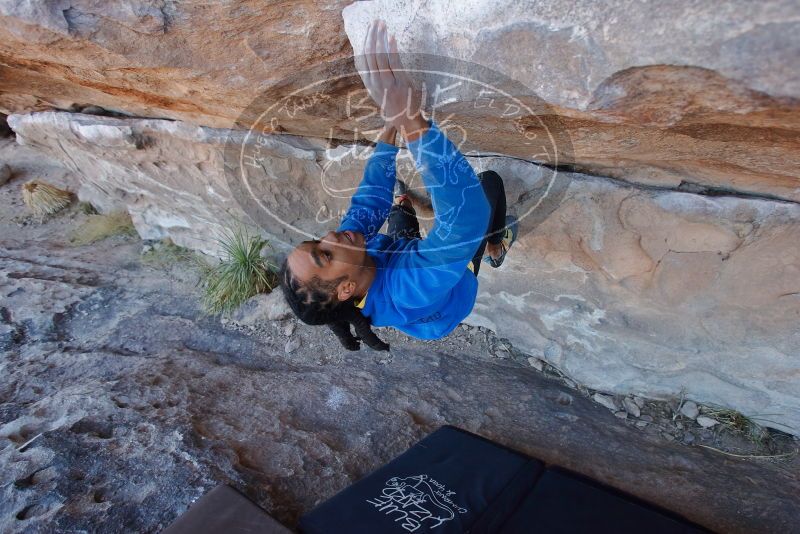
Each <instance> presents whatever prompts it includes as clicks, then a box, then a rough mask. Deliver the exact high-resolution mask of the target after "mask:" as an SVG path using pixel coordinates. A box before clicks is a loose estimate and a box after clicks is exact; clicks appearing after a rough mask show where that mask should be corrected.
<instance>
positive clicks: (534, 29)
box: [0, 0, 800, 201]
mask: <svg viewBox="0 0 800 534" xmlns="http://www.w3.org/2000/svg"><path fill="white" fill-rule="evenodd" d="M347 3H348V2H345V1H335V0H326V1H324V2H308V1H298V2H292V3H291V4H290V5H288V6H287V5H285V4H283V3H270V2H260V1H256V0H237V1H235V2H227V3H218V4H217V3H212V4H197V3H194V2H180V1H176V2H155V1H145V0H115V1H114V2H97V1H94V0H74V1H70V2H66V1H65V0H48V1H46V2H40V3H28V2H24V3H19V2H17V1H16V0H0V111H4V112H23V111H32V110H41V109H46V108H49V107H56V108H60V109H71V108H72V109H81V108H82V107H84V106H86V105H87V104H92V105H99V106H102V107H105V108H107V109H111V110H116V111H118V112H123V113H128V114H133V115H136V116H144V117H158V118H172V119H179V120H182V121H186V122H189V123H192V124H197V125H204V126H211V127H222V128H226V127H230V126H231V125H233V124H234V123H236V121H237V119H238V118H240V116H241V114H242V112H243V110H244V109H245V108H246V107H247V106H248V105H249V104H250V103H251V102H253V101H254V100H255V99H258V98H261V99H262V100H264V101H266V102H269V101H276V100H278V99H279V98H280V97H281V96H282V95H284V94H286V92H287V87H288V86H289V85H290V84H291V82H290V80H292V79H293V78H294V77H296V76H298V73H303V72H308V71H316V73H317V75H320V74H321V73H324V74H325V75H326V76H335V75H336V74H337V73H341V72H343V71H347V70H352V68H353V64H352V61H351V60H350V59H348V58H349V57H350V56H351V55H352V53H353V51H355V52H356V53H359V52H360V50H361V47H360V43H361V36H362V34H363V31H364V29H365V27H366V21H368V20H369V19H371V18H373V17H375V16H382V17H384V18H385V19H387V21H388V24H389V27H390V29H391V30H392V31H394V32H396V33H397V34H398V37H399V40H400V45H401V50H402V51H404V52H419V51H422V52H426V53H428V54H440V55H442V56H449V57H457V58H460V59H463V60H467V61H469V62H473V63H475V64H479V65H485V66H488V67H491V68H493V69H497V70H498V71H501V72H502V73H503V74H505V75H507V76H509V77H511V78H512V79H514V80H518V81H520V82H521V83H523V84H524V85H525V86H527V88H529V89H530V92H531V93H533V94H537V95H539V97H541V98H542V99H544V101H546V102H547V103H548V105H549V109H548V112H547V113H548V116H547V117H545V119H546V122H547V123H548V124H557V126H558V128H559V129H561V130H563V131H564V132H566V133H567V134H568V135H569V137H570V140H571V147H570V148H569V149H568V150H565V151H564V152H563V154H562V158H561V160H560V162H559V163H564V164H570V165H574V166H576V167H577V168H579V169H581V170H583V171H586V172H590V173H594V174H601V175H606V176H612V177H617V178H622V179H625V180H628V181H630V182H633V183H639V184H644V185H656V186H661V187H670V188H673V187H679V186H682V187H684V188H689V189H692V190H699V189H707V190H712V191H725V192H730V191H733V192H742V193H746V194H751V195H758V196H764V197H769V198H781V199H790V200H794V201H798V200H800V186H799V185H798V179H797V174H798V173H797V168H798V167H800V140H798V139H799V138H800V136H799V135H798V132H799V131H800V105H798V100H797V99H798V97H800V77H798V73H799V72H800V8H798V6H797V3H796V2H793V1H792V0H769V1H766V2H750V1H748V0H736V1H732V2H725V3H724V5H720V4H719V3H715V2H690V3H687V2H685V1H683V0H668V1H660V2H656V1H649V2H638V1H637V2H634V1H632V0H631V1H624V2H618V1H615V2H596V1H592V0H549V1H537V2H518V1H512V0H501V1H495V2H483V1H480V0H470V1H466V2H459V7H458V9H453V8H452V6H453V4H452V3H451V2H448V1H444V0H428V1H420V0H414V1H411V0H404V1H374V2H356V3H353V4H352V5H350V6H349V7H346V9H345V6H346V4H347ZM345 30H346V32H347V33H345ZM348 36H349V37H350V41H352V43H353V49H351V48H350V43H349V42H348ZM358 87H360V82H359V80H358V79H357V77H346V78H342V79H340V80H338V82H337V83H336V84H334V86H333V87H331V88H329V93H330V94H331V96H332V97H334V98H337V97H338V98H345V97H346V95H347V94H349V93H350V92H352V91H354V90H356V89H357V88H358ZM521 96H524V95H521ZM529 96H530V95H529ZM442 111H443V113H445V114H452V115H453V118H454V120H456V121H458V122H459V123H460V124H461V125H463V127H464V128H466V130H467V131H468V132H469V137H470V139H471V140H472V142H473V144H474V146H475V147H479V148H480V149H481V150H483V151H485V152H493V153H501V154H508V155H514V156H518V157H526V158H529V156H528V155H527V154H528V152H527V151H526V150H525V147H524V146H522V145H521V144H520V142H519V135H518V131H516V130H515V129H510V128H509V127H508V124H507V123H508V122H509V121H507V120H497V119H496V118H495V117H492V116H487V114H486V113H485V112H480V111H476V110H475V109H474V108H473V107H471V106H459V105H458V103H456V105H453V106H449V107H446V108H444V109H443V110H442ZM517 125H518V127H519V128H522V129H524V130H525V131H526V133H530V134H535V133H537V132H538V131H539V130H540V129H541V128H540V127H541V124H540V122H539V121H538V120H536V118H535V117H530V116H521V117H518V122H517ZM280 131H283V132H286V133H292V134H298V135H304V136H311V137H320V138H324V137H327V136H329V135H330V136H332V137H335V138H338V139H341V140H345V141H347V140H349V141H352V140H353V138H354V137H356V138H359V139H363V138H364V133H363V132H362V131H360V130H359V129H358V125H357V124H355V123H354V121H353V120H352V117H350V116H348V114H347V112H346V111H345V106H321V107H316V108H312V109H308V110H303V111H301V112H299V113H297V114H293V115H292V116H291V117H284V118H283V120H282V121H281V123H280Z"/></svg>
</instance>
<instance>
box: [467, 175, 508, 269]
mask: <svg viewBox="0 0 800 534" xmlns="http://www.w3.org/2000/svg"><path fill="white" fill-rule="evenodd" d="M478 179H480V181H481V186H482V187H483V192H484V194H485V195H486V199H487V200H488V201H489V208H490V209H491V213H490V215H489V228H488V229H487V230H486V238H484V240H483V241H481V244H480V246H479V247H478V250H477V251H476V252H475V256H474V257H473V258H472V266H473V272H474V273H475V275H476V276H477V274H478V271H479V270H480V265H481V260H482V259H483V255H484V252H485V250H486V245H487V243H492V244H496V245H499V244H501V243H502V242H503V239H504V238H506V233H507V232H506V230H507V227H506V190H505V187H504V186H503V179H502V178H501V177H500V175H499V174H497V173H496V172H494V171H484V172H482V173H480V174H479V175H478ZM509 246H510V243H509ZM501 263H502V262H501Z"/></svg>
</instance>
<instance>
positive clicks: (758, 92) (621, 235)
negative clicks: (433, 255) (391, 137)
mask: <svg viewBox="0 0 800 534" xmlns="http://www.w3.org/2000/svg"><path fill="white" fill-rule="evenodd" d="M346 4H347V3H346V2H333V1H326V2H296V3H292V4H291V6H290V7H287V5H284V4H268V3H264V2H256V1H252V2H249V1H246V0H237V1H235V2H228V3H224V4H213V5H210V4H209V5H206V4H196V3H188V2H167V3H161V2H152V3H150V2H146V1H126V0H117V1H114V2H94V1H90V0H82V1H81V0H78V1H72V2H61V1H60V0H51V1H47V2H44V3H39V4H32V3H18V2H13V1H10V0H0V20H2V24H1V25H0V37H2V39H0V110H2V111H4V112H12V113H15V114H13V115H10V116H9V118H8V122H9V124H10V126H11V127H12V128H13V129H14V130H15V131H16V133H17V137H18V140H19V141H20V142H22V143H25V144H28V145H31V146H34V147H36V148H38V149H40V150H42V151H44V152H47V153H48V154H50V155H52V156H55V157H56V158H58V159H59V160H61V161H62V162H63V163H64V164H65V165H66V166H68V167H69V168H70V169H71V170H72V171H73V173H74V174H75V175H76V176H79V177H80V182H79V183H78V184H76V189H78V192H79V195H80V197H81V198H83V199H85V200H89V201H91V202H92V203H93V204H95V205H97V206H99V207H100V208H101V209H103V210H105V211H110V210H112V209H118V208H125V209H127V210H129V211H130V212H131V215H132V217H133V220H134V223H135V225H136V227H137V230H138V231H139V232H140V234H141V235H142V236H143V237H145V238H151V239H157V238H161V237H171V238H172V239H173V240H174V241H175V242H176V243H178V244H180V245H184V246H187V247H190V248H193V249H197V250H203V251H205V252H208V253H212V254H214V253H217V252H218V246H217V243H216V241H215V239H216V238H218V237H220V236H221V235H222V233H223V232H224V231H225V230H226V229H227V228H229V227H230V226H232V225H234V224H237V223H244V224H252V225H256V226H259V227H261V228H263V229H264V232H265V233H266V234H267V235H268V236H269V237H270V238H271V239H272V240H273V242H274V243H276V244H278V246H279V249H280V248H283V249H286V248H288V247H290V246H292V244H294V243H296V242H297V241H299V240H300V239H302V238H304V237H305V236H307V235H313V234H316V233H319V232H321V231H322V230H324V229H327V228H331V227H333V226H334V225H335V221H336V218H337V214H338V213H340V212H341V210H343V209H344V208H345V207H346V205H347V198H348V196H349V192H350V191H351V190H352V188H353V187H354V186H355V184H356V183H357V182H358V179H359V178H360V173H361V170H362V169H363V162H364V157H365V155H368V154H369V148H368V147H365V146H363V144H361V142H362V141H363V140H364V139H366V138H368V137H369V136H368V135H367V134H366V133H365V132H364V130H363V128H361V125H359V124H357V121H355V120H353V118H352V117H351V116H350V115H349V114H348V112H347V111H346V110H345V107H346V106H344V105H342V102H344V101H345V100H346V98H347V96H348V95H349V94H350V93H351V92H352V91H354V90H357V89H358V88H359V83H358V80H357V78H355V77H353V76H349V77H342V78H337V76H339V75H340V74H342V73H346V72H350V71H352V69H353V64H352V60H351V59H349V58H350V57H351V55H352V54H353V52H355V53H358V52H359V51H360V43H361V39H362V37H363V30H364V28H365V26H366V21H367V20H369V19H371V18H373V17H375V16H381V17H383V18H385V19H386V20H387V21H388V24H389V27H390V29H391V30H393V31H395V32H397V34H398V37H399V41H400V45H401V49H402V50H403V51H405V52H426V53H429V54H430V53H433V54H441V55H445V56H451V57H455V58H458V59H460V60H463V61H466V62H471V63H472V64H474V65H476V69H477V68H478V66H481V65H483V66H484V67H491V68H492V69H496V70H497V71H500V72H501V73H502V74H504V75H506V76H508V77H509V78H510V79H513V80H517V81H518V82H521V83H522V84H523V85H524V86H525V90H524V91H522V93H523V94H519V95H516V96H518V97H520V98H522V99H527V100H526V101H531V102H533V101H538V102H540V103H541V104H543V106H542V107H539V108H538V109H539V112H540V113H539V114H538V115H525V114H522V115H520V116H516V117H514V120H507V119H503V120H500V119H498V118H497V117H495V116H493V115H491V114H488V113H487V112H486V111H485V110H482V109H480V108H479V107H478V106H476V105H475V101H472V100H469V99H462V100H456V101H454V102H451V103H449V104H446V105H444V106H442V108H441V109H440V112H441V113H442V115H443V116H447V117H448V120H449V122H450V123H451V124H455V125H457V126H458V127H459V130H460V131H461V133H462V134H463V135H462V136H463V138H464V139H466V140H468V143H469V148H470V149H471V150H473V152H472V155H471V156H470V158H469V160H470V162H471V164H472V165H473V167H475V168H476V170H478V171H481V170H485V169H495V170H498V171H499V172H500V174H501V175H502V176H503V177H504V178H505V179H506V181H507V184H508V197H509V199H510V203H511V208H512V210H514V211H516V212H517V213H521V212H526V210H527V209H528V208H529V207H530V206H531V205H532V204H536V203H537V202H539V201H540V199H546V202H545V204H544V205H543V206H542V207H541V209H538V210H537V211H536V212H535V214H534V216H532V217H529V218H526V219H525V220H524V221H523V232H522V235H523V237H522V239H521V241H520V242H519V243H518V244H517V245H515V252H514V254H512V255H511V256H510V257H509V260H508V262H507V264H506V265H505V266H504V267H503V269H501V270H499V271H492V270H490V269H486V270H485V272H483V273H482V274H481V278H482V283H481V293H480V295H479V299H478V304H477V306H476V308H475V311H474V312H473V314H472V315H471V316H470V318H469V321H470V322H472V323H475V324H482V325H486V326H490V327H491V328H493V329H494V330H496V331H497V332H498V333H499V334H500V335H501V336H503V337H506V338H508V339H509V340H511V341H512V342H513V343H514V344H515V345H516V346H518V347H521V348H523V349H525V350H527V351H529V352H531V353H532V354H534V355H536V356H538V357H541V358H543V359H546V360H547V361H549V362H551V363H553V364H554V365H556V366H557V367H559V368H561V369H563V370H564V371H565V372H566V373H567V374H568V375H570V376H572V377H574V378H575V379H576V380H578V381H580V382H583V383H585V384H587V385H588V386H590V387H592V388H596V389H601V390H606V391H614V392H620V393H621V392H636V393H640V394H644V395H649V396H652V397H666V396H670V395H677V394H680V392H681V391H684V392H685V393H686V394H687V395H688V396H689V397H690V398H693V399H695V400H699V401H702V402H713V403H719V404H722V405H725V406H730V407H733V408H736V409H738V410H740V411H742V412H744V413H747V414H750V415H756V416H757V415H758V414H770V415H769V417H767V418H768V419H770V420H771V421H773V422H772V423H769V424H771V425H774V426H778V427H780V428H783V429H788V430H791V431H793V432H795V433H800V415H798V414H800V393H798V392H800V381H799V380H798V373H799V372H800V350H798V349H800V333H799V330H798V328H797V324H798V319H800V276H798V275H800V101H798V98H800V78H798V73H799V72H800V31H798V30H800V8H799V7H798V6H797V4H796V3H795V2H790V1H779V0H771V1H768V2H761V3H752V2H745V1H734V2H726V3H724V5H722V4H719V3H703V2H689V3H687V2H682V1H677V0H676V1H672V0H669V1H662V2H658V3H656V2H636V3H632V2H608V3H602V2H589V1H588V0H573V1H565V0H552V1H545V2H530V3H527V2H512V1H510V0H502V1H499V2H492V3H486V2H478V1H469V2H462V3H459V7H458V9H457V10H454V9H453V8H452V5H453V4H452V3H450V2H444V1H440V0H429V1H424V2H423V1H401V2H388V1H375V2H357V3H354V4H352V5H350V6H347V7H345V5H346ZM351 43H352V48H351ZM481 68H482V67H481ZM304 73H305V76H306V78H308V77H309V76H311V77H312V78H313V77H314V76H323V75H324V76H326V77H330V79H332V80H336V81H335V83H333V82H332V83H330V84H329V85H328V86H327V87H326V90H327V91H328V92H327V98H328V99H327V100H326V101H325V102H322V103H319V105H311V106H307V107H306V106H301V107H300V108H298V109H297V112H296V113H291V114H286V115H284V116H282V117H281V119H280V121H279V125H278V127H275V128H274V129H273V130H272V131H276V132H282V133H283V134H282V135H272V134H268V135H264V136H263V137H261V138H259V139H253V138H250V137H248V136H247V134H246V132H245V131H239V130H236V129H234V130H233V131H229V130H228V129H227V128H228V127H230V126H234V127H240V126H245V127H246V126H247V122H248V121H249V120H250V119H251V118H250V117H248V116H247V113H246V112H245V110H246V109H247V107H248V105H250V104H251V103H252V102H254V101H256V102H259V105H261V106H268V105H270V103H273V102H277V101H278V100H279V99H280V98H282V97H283V96H284V95H286V94H287V93H288V92H290V90H292V89H293V87H294V84H296V83H297V80H302V79H303V76H304ZM309 73H310V74H309ZM526 91H529V93H528V92H526ZM537 95H538V96H537ZM537 99H538V100H537ZM87 105H93V106H102V107H103V108H106V109H107V110H110V114H111V115H113V116H98V115H93V114H86V113H75V112H43V111H42V110H44V109H50V108H59V109H62V110H72V111H75V110H84V109H86V110H87V111H88V108H86V106H87ZM30 111H34V113H26V112H30ZM94 111H98V110H97V109H96V108H94ZM99 111H102V110H99ZM243 115H244V116H245V119H246V120H244V121H243V120H242V117H243ZM547 127H556V128H557V129H558V130H559V131H560V132H561V133H562V134H563V136H564V138H566V139H568V141H569V142H568V143H566V144H565V145H564V146H563V147H562V148H563V149H564V150H563V151H562V154H561V158H560V159H559V161H558V163H559V164H560V165H561V164H566V165H567V166H568V167H569V168H570V169H571V170H572V171H579V172H564V171H559V172H555V171H553V169H552V168H548V167H547V166H542V165H540V164H541V163H553V162H552V161H551V160H549V159H547V158H544V157H543V158H538V157H537V156H535V155H533V156H532V155H530V151H529V150H527V148H526V147H525V146H523V145H524V143H522V142H521V141H520V140H521V137H520V134H523V135H529V134H534V135H538V134H539V133H541V132H542V131H543V130H544V129H546V128H547ZM231 139H232V140H233V142H234V143H233V144H238V145H241V146H247V147H252V146H253V144H254V143H259V147H258V149H259V153H260V165H261V170H260V171H259V172H260V173H261V174H260V175H259V176H260V178H259V180H258V181H257V183H255V184H251V185H253V187H255V189H254V190H252V191H250V192H249V195H244V196H243V194H242V191H240V190H238V189H237V188H239V187H240V184H238V183H237V182H236V180H233V181H231V171H232V170H234V171H235V170H236V169H231V161H230V158H228V157H226V148H227V147H229V146H230V141H231ZM328 141H331V143H329V142H328ZM354 143H355V144H354ZM405 161H406V163H407V160H405ZM234 167H235V164H234ZM404 172H406V173H407V178H408V179H409V181H411V182H412V183H418V182H414V180H416V179H417V178H416V177H415V176H414V174H413V172H411V171H409V170H408V169H407V168H406V170H405V171H404ZM581 172H583V174H582V173H581ZM551 186H552V187H553V188H552V189H551ZM245 197H247V198H245ZM251 202H255V208H254V206H253V205H251ZM536 206H538V204H536ZM265 214H268V215H269V216H266V215H265ZM776 414H777V415H776Z"/></svg>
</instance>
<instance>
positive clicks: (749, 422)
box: [703, 406, 771, 449]
mask: <svg viewBox="0 0 800 534" xmlns="http://www.w3.org/2000/svg"><path fill="white" fill-rule="evenodd" d="M703 415H707V416H708V417H711V418H713V419H716V420H717V421H718V422H719V424H718V425H717V428H718V429H720V430H727V431H728V432H730V433H731V434H736V435H739V436H742V437H744V438H745V439H747V440H748V441H750V442H751V443H752V444H753V445H755V446H757V447H758V448H759V449H764V448H766V447H768V446H769V445H770V441H771V434H770V432H769V429H767V428H765V427H763V426H761V425H760V424H758V423H757V422H756V421H755V420H754V418H751V417H747V416H746V415H744V414H742V413H740V412H737V411H736V410H732V409H730V408H723V407H720V406H710V407H705V408H704V409H703Z"/></svg>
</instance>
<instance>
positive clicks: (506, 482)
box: [300, 426, 544, 534]
mask: <svg viewBox="0 0 800 534" xmlns="http://www.w3.org/2000/svg"><path fill="white" fill-rule="evenodd" d="M543 467H544V466H543V464H542V463H541V462H539V461H538V460H532V459H530V458H528V457H527V456H525V455H523V454H521V453H519V452H516V451H513V450H511V449H508V448H505V447H503V446H501V445H498V444H496V443H492V442H491V441H489V440H486V439H484V438H482V437H480V436H476V435H474V434H470V433H469V432H466V431H464V430H460V429H457V428H454V427H449V426H446V427H442V428H440V429H439V430H437V431H436V432H434V433H433V434H431V435H429V436H428V437H426V438H424V439H423V440H422V441H420V442H419V443H417V444H416V445H414V446H412V447H411V448H410V449H409V450H408V451H406V452H405V453H403V454H401V455H400V456H399V457H397V458H396V459H395V460H393V461H392V462H391V463H389V464H387V465H385V466H383V467H381V468H380V469H378V470H377V471H375V472H373V473H372V474H370V475H368V476H367V477H366V478H363V479H362V480H360V481H358V482H356V483H355V484H353V485H352V486H350V487H349V488H347V489H345V490H343V491H342V492H341V493H339V494H337V495H335V496H334V497H332V498H331V499H329V500H327V501H325V502H324V503H322V504H320V505H319V506H317V507H316V508H315V509H314V510H312V511H311V512H309V513H308V514H306V515H305V516H303V517H302V518H301V520H300V528H301V531H302V532H305V533H309V534H323V533H324V534H339V533H341V534H345V533H346V534H377V533H381V534H391V533H398V534H402V533H408V532H415V533H427V532H432V533H435V534H454V533H462V532H487V533H489V532H493V531H496V530H494V529H495V528H496V526H494V527H493V525H494V523H493V521H492V518H493V517H494V516H495V515H497V514H495V513H494V512H493V510H499V511H501V512H502V513H503V514H505V515H504V517H505V516H507V514H508V513H510V511H511V510H513V509H514V508H515V507H516V506H517V504H518V503H519V501H520V500H521V498H522V497H523V496H524V495H525V493H526V491H527V490H529V489H530V488H532V487H533V484H534V483H535V481H536V479H537V478H538V476H539V475H540V473H541V472H542V470H543Z"/></svg>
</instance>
